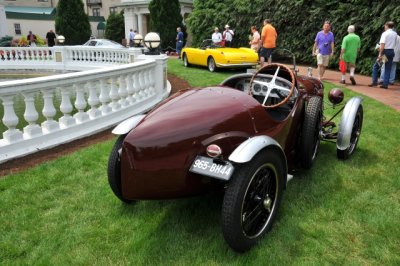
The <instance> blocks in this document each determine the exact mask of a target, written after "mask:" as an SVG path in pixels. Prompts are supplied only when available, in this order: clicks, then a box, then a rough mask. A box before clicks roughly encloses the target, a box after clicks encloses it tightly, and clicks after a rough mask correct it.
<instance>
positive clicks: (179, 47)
mask: <svg viewBox="0 0 400 266" xmlns="http://www.w3.org/2000/svg"><path fill="white" fill-rule="evenodd" d="M176 31H177V32H178V34H177V35H176V53H177V54H178V59H181V51H182V47H183V32H182V30H181V28H180V27H178V28H177V29H176Z"/></svg>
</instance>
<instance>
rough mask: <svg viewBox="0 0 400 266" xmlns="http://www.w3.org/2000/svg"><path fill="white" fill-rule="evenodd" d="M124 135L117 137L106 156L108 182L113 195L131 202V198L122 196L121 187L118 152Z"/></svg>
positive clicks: (119, 152)
mask: <svg viewBox="0 0 400 266" xmlns="http://www.w3.org/2000/svg"><path fill="white" fill-rule="evenodd" d="M125 137H126V135H121V136H119V137H118V139H117V141H116V142H115V144H114V147H113V148H112V150H111V154H110V157H109V158H108V183H109V184H110V187H111V190H112V191H113V192H114V194H115V196H117V198H119V199H120V200H121V201H123V202H125V203H132V202H133V200H128V199H125V198H124V197H123V196H122V187H121V160H120V154H121V149H122V143H123V142H124V139H125Z"/></svg>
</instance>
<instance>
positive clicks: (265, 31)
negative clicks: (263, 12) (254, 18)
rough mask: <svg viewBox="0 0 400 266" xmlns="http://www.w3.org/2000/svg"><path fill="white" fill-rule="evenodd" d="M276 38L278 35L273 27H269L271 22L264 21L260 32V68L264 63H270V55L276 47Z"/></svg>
mask: <svg viewBox="0 0 400 266" xmlns="http://www.w3.org/2000/svg"><path fill="white" fill-rule="evenodd" d="M277 38H278V34H277V33H276V30H275V28H274V26H272V25H271V21H270V20H269V19H265V20H264V27H263V28H262V31H261V49H260V64H261V67H263V66H264V65H265V61H267V62H268V64H271V62H272V53H273V52H274V50H275V47H276V39H277Z"/></svg>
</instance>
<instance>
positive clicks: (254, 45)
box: [250, 26, 261, 53]
mask: <svg viewBox="0 0 400 266" xmlns="http://www.w3.org/2000/svg"><path fill="white" fill-rule="evenodd" d="M250 30H251V33H252V34H253V37H252V39H251V41H250V48H251V49H253V50H254V52H256V53H258V50H259V49H260V38H261V36H260V33H259V32H258V30H257V28H256V26H251V28H250Z"/></svg>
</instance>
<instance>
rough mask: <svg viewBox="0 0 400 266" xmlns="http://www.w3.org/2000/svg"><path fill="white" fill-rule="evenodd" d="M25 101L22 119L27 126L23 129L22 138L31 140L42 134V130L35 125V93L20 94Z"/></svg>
mask: <svg viewBox="0 0 400 266" xmlns="http://www.w3.org/2000/svg"><path fill="white" fill-rule="evenodd" d="M22 95H23V96H24V101H25V112H24V118H25V121H27V122H28V125H27V126H26V127H24V138H25V139H31V138H33V137H36V136H40V135H42V134H43V132H42V128H41V127H40V126H39V125H38V124H37V120H38V118H39V114H38V112H37V111H36V107H35V98H34V97H35V92H26V93H23V94H22Z"/></svg>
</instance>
